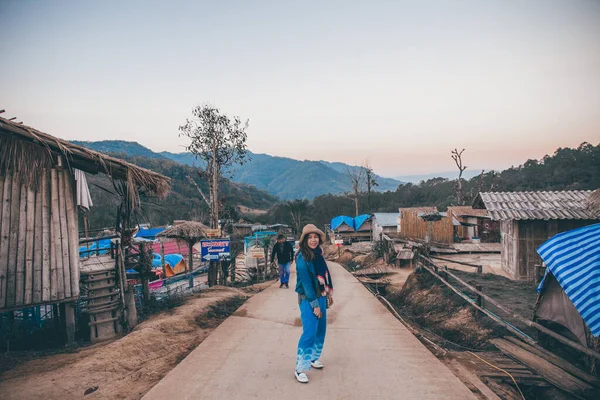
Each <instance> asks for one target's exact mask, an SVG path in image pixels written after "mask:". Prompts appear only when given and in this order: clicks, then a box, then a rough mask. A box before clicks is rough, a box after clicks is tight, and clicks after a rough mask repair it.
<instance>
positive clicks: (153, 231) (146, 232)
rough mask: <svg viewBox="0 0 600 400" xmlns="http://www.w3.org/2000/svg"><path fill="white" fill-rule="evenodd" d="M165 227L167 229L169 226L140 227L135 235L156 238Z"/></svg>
mask: <svg viewBox="0 0 600 400" xmlns="http://www.w3.org/2000/svg"><path fill="white" fill-rule="evenodd" d="M165 229H167V228H164V227H161V228H150V229H140V230H139V231H138V233H136V234H135V237H141V238H146V239H155V238H156V235H158V234H159V233H161V232H162V231H164V230H165Z"/></svg>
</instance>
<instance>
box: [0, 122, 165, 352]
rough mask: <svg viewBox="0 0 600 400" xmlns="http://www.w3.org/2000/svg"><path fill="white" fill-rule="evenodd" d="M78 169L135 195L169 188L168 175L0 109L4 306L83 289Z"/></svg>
mask: <svg viewBox="0 0 600 400" xmlns="http://www.w3.org/2000/svg"><path fill="white" fill-rule="evenodd" d="M77 170H79V171H84V172H88V173H91V174H97V173H104V174H106V175H108V176H109V177H110V178H111V179H112V180H113V181H115V180H116V181H117V182H120V183H122V185H123V187H124V188H126V191H127V194H128V197H129V198H130V199H131V201H132V203H135V202H137V201H139V198H140V191H143V192H144V193H147V194H150V195H156V196H158V197H162V196H165V195H166V194H167V193H168V191H169V178H167V177H165V176H163V175H160V174H157V173H155V172H153V171H150V170H147V169H144V168H140V167H138V166H136V165H133V164H130V163H128V162H126V161H123V160H119V159H117V158H114V157H110V156H107V155H105V154H102V153H99V152H96V151H93V150H88V149H86V148H83V147H81V146H77V145H75V144H72V143H69V142H67V141H66V140H62V139H59V138H56V137H54V136H51V135H49V134H47V133H44V132H41V131H39V130H37V129H34V128H32V127H29V126H26V125H23V124H20V123H16V122H13V121H10V120H8V119H5V118H2V117H0V277H2V278H3V279H0V311H5V310H15V309H21V308H25V307H31V306H36V305H40V304H56V303H63V302H73V301H75V300H77V298H78V297H79V283H80V282H79V281H80V270H79V268H80V260H79V254H78V249H79V235H78V213H77V185H76V181H75V172H76V171H77ZM67 309H68V310H70V311H69V312H68V313H67V315H66V318H67V320H68V321H67V336H68V337H69V338H70V340H72V339H73V332H74V314H73V308H72V307H71V308H69V307H67Z"/></svg>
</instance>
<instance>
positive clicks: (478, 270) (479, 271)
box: [429, 255, 483, 274]
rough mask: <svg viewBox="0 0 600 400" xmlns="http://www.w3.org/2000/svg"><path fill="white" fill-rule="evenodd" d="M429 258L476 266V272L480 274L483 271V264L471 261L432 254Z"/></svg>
mask: <svg viewBox="0 0 600 400" xmlns="http://www.w3.org/2000/svg"><path fill="white" fill-rule="evenodd" d="M429 258H435V259H436V260H442V261H447V262H451V263H454V264H460V265H466V266H468V267H474V268H477V273H478V274H481V273H482V272H483V265H479V264H471V263H468V262H463V261H456V260H450V259H448V258H442V257H438V256H432V255H430V256H429Z"/></svg>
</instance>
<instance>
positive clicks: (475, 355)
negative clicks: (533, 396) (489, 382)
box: [467, 351, 526, 400]
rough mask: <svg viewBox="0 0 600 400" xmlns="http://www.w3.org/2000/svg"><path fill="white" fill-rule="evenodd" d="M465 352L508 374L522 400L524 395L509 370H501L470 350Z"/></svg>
mask: <svg viewBox="0 0 600 400" xmlns="http://www.w3.org/2000/svg"><path fill="white" fill-rule="evenodd" d="M467 353H469V354H471V355H472V356H474V357H477V358H479V359H480V360H481V361H483V362H484V363H486V364H487V365H489V366H490V367H492V368H494V369H497V370H498V371H501V372H504V373H505V374H506V375H508V376H510V379H512V381H513V382H514V383H515V386H516V387H517V390H518V391H519V393H520V394H521V397H522V398H523V400H526V399H525V396H524V395H523V392H521V388H520V387H519V384H518V383H517V381H516V380H515V378H514V377H513V376H512V375H511V374H510V372H508V371H505V370H503V369H502V368H500V367H496V366H495V365H494V364H492V363H489V362H487V361H485V360H484V359H483V358H481V357H479V356H478V355H477V354H475V353H473V352H472V351H468V352H467Z"/></svg>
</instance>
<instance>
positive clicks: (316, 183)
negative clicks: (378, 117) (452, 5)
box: [72, 140, 402, 200]
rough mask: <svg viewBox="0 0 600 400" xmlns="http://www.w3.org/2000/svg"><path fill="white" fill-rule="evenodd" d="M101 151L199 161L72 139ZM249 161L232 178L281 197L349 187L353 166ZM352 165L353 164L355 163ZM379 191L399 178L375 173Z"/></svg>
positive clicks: (264, 158) (253, 156) (254, 157)
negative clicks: (347, 171)
mask: <svg viewBox="0 0 600 400" xmlns="http://www.w3.org/2000/svg"><path fill="white" fill-rule="evenodd" d="M72 142H73V143H75V144H78V145H80V146H84V147H87V148H90V149H92V150H96V151H102V152H104V153H119V154H126V155H128V156H144V157H148V158H156V159H165V158H166V159H170V160H173V161H175V162H178V163H181V164H186V165H189V166H194V165H200V166H202V164H201V163H200V162H199V161H198V160H197V159H196V158H195V157H194V155H193V154H191V153H170V152H166V151H165V152H162V153H156V152H153V151H152V150H150V149H148V148H146V147H144V146H142V145H140V144H139V143H137V142H126V141H121V140H105V141H100V142H82V141H72ZM249 156H250V161H248V162H247V163H245V164H244V165H236V166H235V167H234V168H233V169H232V180H233V181H234V182H238V183H246V184H249V185H254V186H256V187H257V188H258V189H262V190H265V191H267V192H269V193H271V194H272V195H274V196H277V197H279V198H281V199H284V200H289V199H309V200H310V199H313V198H314V197H316V196H319V195H322V194H326V193H335V194H340V193H344V192H348V191H350V182H349V180H348V177H347V176H346V172H345V171H346V169H347V168H353V167H352V166H349V165H347V164H344V163H330V162H327V161H308V160H304V161H300V160H294V159H291V158H286V157H275V156H270V155H268V154H257V153H251V152H250V153H249ZM354 168H355V167H354ZM376 179H377V183H378V186H376V187H375V189H376V190H378V191H386V190H396V188H397V187H398V185H399V184H401V183H402V182H401V181H398V180H395V179H391V178H383V177H378V176H376Z"/></svg>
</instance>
